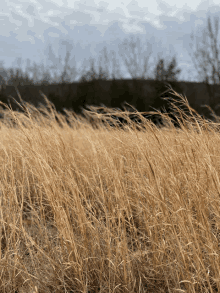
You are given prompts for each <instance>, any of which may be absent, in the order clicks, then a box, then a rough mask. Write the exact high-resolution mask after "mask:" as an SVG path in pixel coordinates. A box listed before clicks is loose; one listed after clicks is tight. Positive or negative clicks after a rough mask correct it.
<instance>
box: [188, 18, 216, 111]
mask: <svg viewBox="0 0 220 293" xmlns="http://www.w3.org/2000/svg"><path fill="white" fill-rule="evenodd" d="M214 27H215V29H214V28H213V27H212V24H211V19H210V17H208V21H207V28H206V29H204V31H203V34H202V42H197V43H196V50H195V51H194V52H193V54H192V55H191V54H190V53H189V54H190V56H191V59H192V61H193V63H194V66H195V68H196V70H197V72H198V76H199V79H200V80H201V81H202V82H204V83H205V84H206V86H207V90H208V93H209V104H210V106H211V107H214V106H215V104H216V101H215V93H216V87H215V85H217V84H220V56H219V43H218V34H219V19H218V18H215V20H214ZM191 39H192V41H194V39H195V36H194V35H193V34H191ZM199 43H200V44H201V45H200V46H199ZM190 48H191V50H192V51H193V46H192V44H190Z"/></svg>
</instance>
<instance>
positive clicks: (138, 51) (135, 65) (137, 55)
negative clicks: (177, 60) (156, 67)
mask: <svg viewBox="0 0 220 293" xmlns="http://www.w3.org/2000/svg"><path fill="white" fill-rule="evenodd" d="M149 48H150V50H149ZM151 54H152V45H151V44H150V43H149V42H148V48H147V50H146V49H145V47H144V46H142V45H141V44H140V39H139V38H136V39H134V38H133V36H132V37H131V39H130V40H128V39H125V40H124V41H123V43H122V44H120V45H119V55H120V56H121V57H122V59H123V62H124V63H125V65H126V67H127V69H128V72H129V74H130V75H131V77H132V79H146V78H148V76H147V75H146V74H147V71H148V70H149V59H150V56H151ZM126 55H127V57H128V58H126ZM146 55H147V56H146Z"/></svg>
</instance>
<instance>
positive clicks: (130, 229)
mask: <svg viewBox="0 0 220 293" xmlns="http://www.w3.org/2000/svg"><path fill="white" fill-rule="evenodd" d="M45 99H46V98H45ZM182 99H183V98H182ZM183 100H184V99H183ZM48 103H49V102H48ZM29 109H30V107H29ZM52 110H53V109H52V108H51V112H48V113H49V114H48V116H44V115H41V118H39V117H40V116H39V117H38V120H37V118H36V117H37V115H34V114H32V115H31V114H30V113H31V112H29V114H28V112H27V115H25V114H21V113H15V112H13V111H12V110H9V112H10V114H11V117H14V121H15V122H16V124H17V127H16V128H12V127H10V125H8V124H7V121H4V122H1V129H0V135H1V140H0V168H1V170H0V174H1V176H0V202H1V203H0V220H1V229H0V233H1V235H0V238H1V241H0V246H1V247H0V292H10V293H11V292H17V293H18V292H28V293H29V292H35V293H37V292H38V293H41V292H42V293H46V292H48V293H49V292H56V293H58V292H68V293H70V292H72V293H73V292H90V293H91V292H115V293H116V292H135V293H136V292H219V291H220V260H219V253H220V248H219V241H220V237H219V231H220V198H219V194H220V183H219V173H220V136H219V134H218V131H217V129H216V128H215V127H214V124H213V125H212V124H211V122H210V121H205V120H202V119H201V118H200V123H198V122H196V120H194V122H193V120H192V119H191V120H190V121H189V122H188V124H185V126H182V130H179V131H177V130H176V129H175V128H174V127H171V125H170V126H169V127H168V126H167V127H166V128H162V129H158V128H156V127H155V126H154V125H153V124H152V123H150V122H149V121H146V125H145V129H144V130H143V131H137V130H135V128H132V127H130V128H129V127H128V129H127V131H123V130H120V129H116V128H115V129H111V130H110V129H107V128H104V127H101V126H100V128H98V129H94V128H92V127H91V126H89V124H88V125H87V124H86V123H85V121H84V122H83V121H81V122H79V120H77V121H76V120H74V119H76V118H74V115H72V121H73V125H76V124H77V123H78V126H77V129H76V127H75V126H72V128H71V127H69V126H68V124H65V123H64V122H63V127H60V126H59V125H58V123H57V122H56V120H54V112H52ZM45 111H46V110H45ZM28 115H29V116H28ZM57 116H59V115H58V114H57ZM59 117H60V119H62V117H61V115H60V116H59ZM198 119H199V117H197V121H198ZM22 121H23V122H22ZM63 121H64V120H63ZM74 121H75V122H74ZM21 122H22V123H21ZM25 123H26V124H25ZM80 123H81V124H80ZM167 123H168V122H167ZM168 124H169V123H168ZM168 124H167V125H168ZM25 125H26V126H25ZM79 125H81V127H79ZM74 127H75V128H74Z"/></svg>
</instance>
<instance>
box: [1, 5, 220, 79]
mask: <svg viewBox="0 0 220 293" xmlns="http://www.w3.org/2000/svg"><path fill="white" fill-rule="evenodd" d="M208 16H210V17H211V19H212V20H213V19H214V17H219V16H220V3H219V0H212V1H199V0H193V1H192V0H191V1H190V0H185V1H182V0H179V1H173V0H162V1H161V0H157V1H155V0H154V1H150V0H136V1H135V0H132V1H128V0H127V1H125V0H124V1H120V0H119V1H115V0H111V1H108V2H107V1H96V0H85V1H84V0H80V1H73V0H63V1H61V0H53V1H45V0H38V1H37V0H28V1H25V0H7V1H5V0H1V8H0V24H1V35H0V43H1V47H0V61H2V68H3V67H4V68H6V69H8V68H10V67H11V68H16V67H19V66H20V67H21V68H22V69H23V70H25V69H26V68H27V67H29V68H30V71H29V72H31V67H33V64H34V63H35V64H37V66H38V68H41V72H42V70H43V69H42V68H43V67H40V65H41V66H44V68H45V69H46V68H50V70H53V71H50V72H55V71H57V74H58V75H59V74H60V73H61V72H62V71H63V68H64V64H65V56H66V53H67V52H69V53H70V58H69V60H68V65H69V67H70V68H72V70H70V71H69V72H70V73H71V80H72V81H73V80H76V81H77V80H78V79H79V77H80V74H81V71H82V69H83V68H85V70H87V71H88V70H89V68H90V63H89V62H90V61H89V59H90V58H94V60H95V68H96V67H97V68H98V60H99V57H100V54H101V53H100V52H102V49H103V48H104V47H106V50H107V51H108V56H109V58H110V60H111V61H110V63H109V64H108V65H105V66H106V67H104V68H107V69H108V70H109V71H110V73H112V70H113V57H112V56H113V55H112V54H113V53H112V52H115V54H116V55H114V56H115V57H116V64H117V65H118V66H119V67H120V70H121V71H120V72H121V73H120V74H121V76H123V77H124V78H131V77H132V74H133V75H134V74H136V75H138V76H139V75H141V74H142V72H143V68H144V67H143V66H144V64H143V60H144V58H147V57H148V56H149V53H150V52H151V55H150V57H149V64H148V65H149V67H148V72H147V73H148V76H151V77H152V74H153V70H154V68H155V66H156V63H157V61H158V58H159V57H160V58H164V59H165V60H167V62H170V61H171V60H172V57H174V56H175V57H176V60H177V65H178V68H179V69H181V74H180V76H179V79H180V80H188V81H199V77H198V72H197V71H196V69H195V65H194V64H193V61H195V59H194V58H192V56H190V54H189V53H191V54H192V53H193V51H192V50H191V48H190V42H192V40H191V38H190V35H191V34H192V33H194V35H195V36H200V34H201V32H202V31H203V30H204V29H205V28H206V27H207V18H208ZM131 37H133V38H134V40H135V44H136V45H139V49H138V47H137V48H136V49H137V50H139V51H136V52H138V53H136V54H138V57H140V59H138V64H137V67H135V68H133V69H132V68H130V70H129V69H128V66H127V65H126V62H127V61H126V60H129V56H130V55H127V54H130V53H129V52H130V51H128V47H127V49H126V47H123V46H122V43H123V42H124V40H126V39H127V40H130V39H131ZM138 40H140V43H139V42H138ZM198 42H199V44H201V37H199V39H198ZM193 44H194V46H195V44H196V43H195V42H194V43H193ZM130 49H131V47H130ZM111 58H112V59H111ZM28 60H29V61H28ZM130 60H131V59H130ZM0 67H1V66H0ZM74 67H75V70H74ZM51 68H53V69H51ZM131 69H132V70H133V73H132V74H131ZM0 74H1V70H0ZM31 75H32V73H31ZM32 76H33V75H32Z"/></svg>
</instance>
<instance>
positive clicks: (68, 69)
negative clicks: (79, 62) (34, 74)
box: [48, 40, 81, 82]
mask: <svg viewBox="0 0 220 293" xmlns="http://www.w3.org/2000/svg"><path fill="white" fill-rule="evenodd" d="M60 45H64V46H65V47H66V56H65V60H64V62H65V64H64V68H63V70H62V74H61V77H60V79H59V81H60V82H72V81H73V80H76V77H77V76H78V75H80V74H81V72H80V70H79V69H77V68H76V60H75V57H73V58H72V59H71V60H70V56H71V52H70V51H71V50H72V49H73V45H72V44H70V43H69V40H62V41H60ZM48 55H49V56H48V57H49V60H50V61H52V62H53V65H52V66H49V69H52V70H53V71H55V70H57V67H60V68H61V67H62V59H61V56H59V57H56V56H55V54H54V52H53V49H52V47H51V44H49V46H48ZM70 62H71V63H74V64H73V66H70V65H69V63H70ZM55 76H56V77H57V74H56V73H55Z"/></svg>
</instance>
